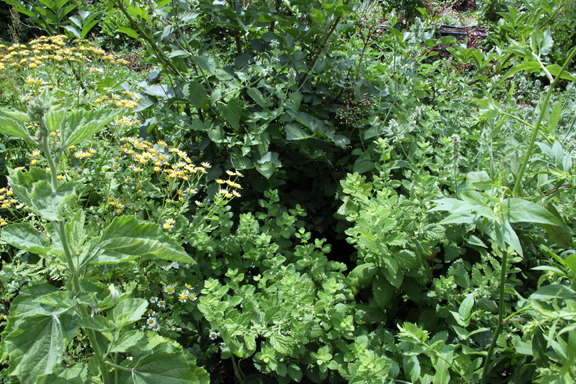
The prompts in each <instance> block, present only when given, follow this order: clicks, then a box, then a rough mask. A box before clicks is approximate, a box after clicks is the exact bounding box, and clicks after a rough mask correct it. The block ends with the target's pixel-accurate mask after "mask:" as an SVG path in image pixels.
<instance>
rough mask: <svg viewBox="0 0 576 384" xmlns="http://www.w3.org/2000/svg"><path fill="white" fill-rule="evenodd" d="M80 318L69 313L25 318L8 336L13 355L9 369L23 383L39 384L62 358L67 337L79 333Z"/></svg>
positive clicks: (8, 348) (10, 350) (9, 349)
mask: <svg viewBox="0 0 576 384" xmlns="http://www.w3.org/2000/svg"><path fill="white" fill-rule="evenodd" d="M38 305H40V304H38ZM76 320H77V319H76V318H75V317H74V316H72V315H69V314H66V313H64V314H61V313H54V314H52V315H49V316H46V315H35V316H30V317H26V318H24V319H23V320H22V321H21V322H20V323H19V326H18V327H17V328H16V329H12V331H11V332H10V333H9V334H7V335H5V336H4V343H6V348H7V350H8V351H9V356H10V368H9V371H8V373H9V374H10V375H16V376H18V378H19V379H20V383H22V384H35V383H36V382H37V381H38V378H39V377H40V376H42V375H46V374H50V373H52V371H53V369H54V367H55V365H56V364H58V363H60V361H62V357H63V352H64V345H65V344H64V343H65V340H70V339H71V338H72V337H73V336H74V335H75V334H76V331H77V329H78V324H77V322H76Z"/></svg>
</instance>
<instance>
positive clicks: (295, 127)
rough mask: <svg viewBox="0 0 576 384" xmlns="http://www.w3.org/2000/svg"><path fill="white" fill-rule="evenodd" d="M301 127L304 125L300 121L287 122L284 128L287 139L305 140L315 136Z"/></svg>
mask: <svg viewBox="0 0 576 384" xmlns="http://www.w3.org/2000/svg"><path fill="white" fill-rule="evenodd" d="M301 127H302V126H301V125H300V124H298V123H288V124H286V125H285V126H284V130H285V131H286V140H303V139H308V138H310V137H312V136H314V135H309V134H308V133H306V132H305V131H304V130H303V129H302V128H301Z"/></svg>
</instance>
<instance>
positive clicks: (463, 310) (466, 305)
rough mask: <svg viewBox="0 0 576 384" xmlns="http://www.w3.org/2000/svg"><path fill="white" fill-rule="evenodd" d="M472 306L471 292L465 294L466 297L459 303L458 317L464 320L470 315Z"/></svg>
mask: <svg viewBox="0 0 576 384" xmlns="http://www.w3.org/2000/svg"><path fill="white" fill-rule="evenodd" d="M473 306H474V296H473V295H472V294H470V295H468V296H466V298H465V299H464V300H463V301H462V304H460V308H458V314H459V315H460V318H462V319H463V320H466V319H468V318H469V317H470V312H471V311H472V307H473Z"/></svg>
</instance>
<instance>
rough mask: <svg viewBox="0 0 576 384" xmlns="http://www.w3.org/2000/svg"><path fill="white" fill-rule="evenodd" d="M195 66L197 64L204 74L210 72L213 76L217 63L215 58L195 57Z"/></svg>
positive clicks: (193, 59)
mask: <svg viewBox="0 0 576 384" xmlns="http://www.w3.org/2000/svg"><path fill="white" fill-rule="evenodd" d="M192 61H193V62H194V64H196V65H197V66H198V67H200V69H202V70H203V71H204V72H208V74H210V75H213V74H214V72H215V71H216V62H215V61H214V59H213V58H211V57H209V56H204V55H201V56H195V57H193V58H192Z"/></svg>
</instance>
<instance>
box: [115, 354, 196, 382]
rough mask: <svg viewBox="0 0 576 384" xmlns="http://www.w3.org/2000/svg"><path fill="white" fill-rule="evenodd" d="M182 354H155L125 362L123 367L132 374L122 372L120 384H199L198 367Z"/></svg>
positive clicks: (119, 375)
mask: <svg viewBox="0 0 576 384" xmlns="http://www.w3.org/2000/svg"><path fill="white" fill-rule="evenodd" d="M191 363H192V362H191V361H188V360H187V359H186V358H185V356H184V355H183V354H182V353H168V352H155V353H152V354H151V355H148V356H146V357H144V358H141V359H134V361H132V362H131V361H129V360H125V361H124V362H123V363H122V365H124V366H126V367H127V368H130V369H131V372H127V371H123V370H122V371H120V372H119V373H118V384H152V383H158V384H160V383H161V384H199V383H200V382H201V381H200V380H201V379H200V378H199V377H198V376H197V375H196V372H195V371H196V370H197V367H196V366H194V365H192V364H191Z"/></svg>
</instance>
